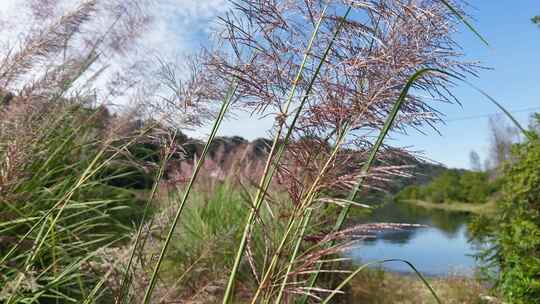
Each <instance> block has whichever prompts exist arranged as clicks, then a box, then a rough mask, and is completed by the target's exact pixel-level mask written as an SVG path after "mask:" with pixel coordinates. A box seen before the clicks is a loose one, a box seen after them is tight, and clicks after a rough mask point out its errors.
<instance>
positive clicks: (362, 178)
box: [300, 68, 455, 303]
mask: <svg viewBox="0 0 540 304" xmlns="http://www.w3.org/2000/svg"><path fill="white" fill-rule="evenodd" d="M430 72H431V73H433V72H435V73H443V74H445V75H452V74H449V73H447V72H444V71H442V70H438V69H431V68H425V69H421V70H419V71H417V72H416V73H414V74H413V75H412V76H411V77H410V78H409V80H408V81H407V83H406V84H405V87H404V88H403V90H402V91H401V93H400V95H399V97H398V99H397V101H396V103H395V104H394V106H393V107H392V110H391V111H390V114H389V115H388V117H387V119H386V121H385V123H384V126H383V129H382V130H381V133H380V134H379V136H378V137H377V140H376V142H375V144H374V146H373V148H372V149H371V151H370V154H369V156H368V160H367V161H366V163H365V164H364V165H363V166H362V168H361V170H360V177H359V178H358V180H357V181H356V183H355V185H354V187H353V189H352V190H351V192H350V193H349V196H348V197H347V201H354V200H355V199H356V197H357V195H358V193H359V192H360V189H361V188H362V186H363V184H364V181H365V178H366V175H367V173H368V172H369V170H370V169H371V166H372V165H373V163H374V162H375V157H376V156H377V153H378V152H379V149H380V148H381V146H382V143H383V141H384V139H385V138H386V136H387V135H388V132H389V131H390V129H391V128H392V125H393V124H394V121H395V119H396V117H397V114H398V113H399V109H400V108H401V105H402V104H403V102H405V100H406V98H407V95H408V93H409V90H410V89H411V87H412V86H413V84H414V83H415V82H416V81H417V80H418V79H419V78H421V77H422V76H423V75H424V74H427V73H430ZM453 77H455V76H453ZM350 208H351V204H350V203H349V204H347V205H346V206H345V207H343V209H342V210H341V212H340V214H339V216H338V219H337V221H336V223H335V225H334V228H333V230H332V232H334V233H335V232H337V231H339V230H341V228H342V226H343V224H344V223H345V220H346V218H347V216H348V214H349V211H350ZM332 245H333V242H331V244H329V247H330V246H332ZM320 267H321V265H319V266H318V270H319V269H320ZM317 278H318V274H317V273H315V274H314V275H313V276H312V278H311V279H310V283H309V287H313V286H315V282H316V281H317ZM306 301H307V296H304V297H303V298H302V299H301V301H300V303H306Z"/></svg>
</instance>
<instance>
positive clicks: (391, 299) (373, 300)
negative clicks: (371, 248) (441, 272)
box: [348, 269, 500, 304]
mask: <svg viewBox="0 0 540 304" xmlns="http://www.w3.org/2000/svg"><path fill="white" fill-rule="evenodd" d="M428 281H429V283H430V284H431V285H432V286H433V288H434V290H435V291H436V292H437V294H438V295H439V297H440V298H441V299H442V300H443V301H444V303H446V304H453V303H455V304H457V303H459V304H480V303H500V302H499V301H498V300H497V299H496V297H494V296H493V295H492V294H491V291H490V290H489V288H488V287H487V286H485V285H484V284H482V283H481V282H479V281H477V280H475V279H473V278H466V277H459V276H449V277H444V278H430V279H428ZM348 303H368V304H390V303H392V304H413V303H414V304H431V303H436V301H435V300H434V299H433V296H432V295H431V294H430V292H429V290H428V289H427V288H426V286H425V285H424V284H423V283H422V282H421V281H420V280H419V279H418V278H417V277H415V276H412V275H402V274H395V273H391V272H386V271H384V270H379V269H370V270H366V271H365V272H363V273H360V274H359V275H358V276H357V277H356V278H355V279H354V280H353V281H352V283H351V290H350V298H349V300H348Z"/></svg>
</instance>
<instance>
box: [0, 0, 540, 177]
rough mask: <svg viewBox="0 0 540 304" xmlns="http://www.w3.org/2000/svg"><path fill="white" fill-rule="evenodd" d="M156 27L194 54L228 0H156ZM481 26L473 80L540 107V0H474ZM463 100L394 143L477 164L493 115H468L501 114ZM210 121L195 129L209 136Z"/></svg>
mask: <svg viewBox="0 0 540 304" xmlns="http://www.w3.org/2000/svg"><path fill="white" fill-rule="evenodd" d="M156 2H157V4H158V5H157V6H156V14H157V15H158V16H157V18H156V20H157V22H156V25H155V29H154V30H153V31H152V32H151V34H150V35H148V36H149V38H148V40H149V44H150V45H154V46H159V49H160V51H162V52H165V53H171V54H174V53H176V54H181V53H184V52H187V53H189V52H190V51H193V50H194V49H195V48H197V47H198V46H199V45H200V44H201V43H203V44H204V43H205V42H206V39H205V38H204V37H206V36H207V34H208V32H209V30H210V29H211V27H212V24H213V23H212V20H215V17H216V16H217V15H220V14H222V13H223V12H224V11H226V10H227V8H228V5H227V1H226V0H159V1H156ZM469 2H470V5H471V6H472V7H470V9H468V13H469V14H471V15H472V16H473V17H474V18H475V20H474V22H473V23H474V25H475V27H476V28H477V29H478V30H479V31H480V32H481V33H482V35H483V36H484V37H485V38H486V39H487V40H488V41H489V43H490V45H491V46H490V47H486V46H485V45H483V44H482V43H481V42H480V40H479V39H478V38H477V37H475V36H474V35H473V34H472V33H471V32H470V31H468V30H467V29H465V28H464V27H463V28H462V32H461V33H460V34H458V35H457V37H456V38H457V40H458V42H460V44H461V45H462V46H463V51H464V53H465V54H466V58H467V59H470V60H480V61H481V62H482V63H483V64H484V65H485V66H487V67H491V68H493V70H488V71H483V72H481V74H480V77H479V78H477V79H470V80H471V82H472V83H473V84H474V85H476V86H477V87H479V88H481V89H483V90H484V91H486V92H488V93H489V94H490V95H492V96H493V97H494V98H496V99H497V100H498V101H500V102H501V103H502V104H504V105H505V107H507V108H508V109H510V110H514V111H515V110H517V111H520V110H523V109H528V108H533V107H536V108H539V111H540V100H539V99H540V77H539V71H540V58H539V57H540V55H539V54H540V27H537V26H535V25H533V24H532V23H531V21H530V19H531V17H532V16H534V15H535V14H540V1H539V0H517V1H508V0H498V1H493V0H469ZM21 3H22V0H1V1H0V13H5V12H6V11H8V9H9V8H10V7H11V8H12V13H16V12H17V11H18V10H17V7H18V5H20V4H21ZM454 92H455V93H456V95H457V96H458V97H459V98H460V100H461V101H462V107H460V106H458V105H441V106H439V107H438V109H439V110H440V111H442V112H443V113H444V114H445V115H446V117H447V119H448V123H447V124H446V125H440V126H439V132H440V133H441V134H440V135H439V134H438V133H436V132H434V131H432V130H430V129H426V130H425V132H427V135H423V134H421V133H419V132H417V131H414V130H411V131H410V133H409V134H408V135H407V136H402V135H397V134H394V135H393V136H392V138H391V139H390V140H391V143H392V144H393V145H397V146H405V147H411V148H412V149H413V150H419V151H423V152H424V155H425V156H426V157H427V158H429V159H431V160H434V161H437V162H441V163H443V164H446V165H448V166H450V167H462V168H467V167H469V152H470V151H471V150H475V151H477V152H478V153H479V154H480V156H481V158H482V159H484V158H485V157H486V155H487V149H488V143H489V133H488V128H487V126H488V123H487V122H488V118H487V117H483V118H475V119H462V118H464V117H471V116H483V115H488V114H492V113H496V112H497V109H496V108H495V106H493V105H492V104H491V103H489V102H488V101H487V100H486V99H485V98H484V97H482V96H481V95H480V94H478V93H477V92H475V91H474V90H472V89H471V88H469V87H467V86H466V85H462V86H459V87H458V88H456V90H455V91H454ZM515 115H516V117H517V118H518V119H519V120H520V121H521V122H522V123H524V124H526V123H527V121H528V117H529V115H530V113H528V112H519V113H516V114H515ZM271 126H272V120H270V119H265V120H257V119H250V118H249V115H248V114H246V113H239V114H238V117H237V119H229V120H228V121H226V122H225V124H224V125H223V127H222V129H221V132H220V133H221V135H242V136H244V137H245V138H248V139H254V138H257V137H264V136H268V134H267V132H268V130H269V129H270V128H271ZM207 133H209V130H208V128H202V129H198V130H196V131H195V132H192V133H191V134H193V135H197V136H204V135H205V134H207Z"/></svg>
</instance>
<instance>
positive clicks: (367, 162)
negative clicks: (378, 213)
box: [0, 0, 480, 304]
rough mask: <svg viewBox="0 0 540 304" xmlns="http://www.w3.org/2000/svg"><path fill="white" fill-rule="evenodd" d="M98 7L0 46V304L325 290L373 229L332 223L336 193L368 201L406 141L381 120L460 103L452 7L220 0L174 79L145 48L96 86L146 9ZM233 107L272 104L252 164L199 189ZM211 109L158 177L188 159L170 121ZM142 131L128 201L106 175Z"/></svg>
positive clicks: (464, 67)
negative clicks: (143, 57)
mask: <svg viewBox="0 0 540 304" xmlns="http://www.w3.org/2000/svg"><path fill="white" fill-rule="evenodd" d="M33 3H37V4H38V6H39V5H41V7H44V5H45V4H47V3H48V4H50V5H51V7H52V10H53V11H54V7H55V6H54V3H52V4H51V3H49V2H48V1H43V0H41V1H39V0H36V1H33ZM111 3H112V4H110V3H108V2H106V1H82V2H81V3H80V4H79V6H77V7H76V8H75V9H74V11H73V12H69V13H67V14H65V15H62V16H60V17H59V18H58V19H57V20H52V21H48V22H44V24H45V25H46V26H45V29H44V30H43V31H37V32H32V33H31V34H30V35H28V36H27V37H28V38H27V39H26V40H25V41H24V43H22V44H21V46H20V49H17V51H16V52H8V53H6V55H5V56H4V57H3V64H2V65H1V68H2V69H5V70H0V72H1V73H0V87H3V88H2V89H6V90H13V91H16V92H17V93H16V94H15V95H16V97H15V98H14V99H10V101H9V102H10V105H8V106H6V107H5V109H3V110H2V115H3V116H4V117H7V119H6V120H3V121H2V128H1V130H0V131H1V132H2V134H0V139H1V144H2V145H1V148H0V153H1V154H0V157H1V158H2V159H3V160H4V162H3V164H2V167H0V169H1V170H0V173H1V176H0V178H1V179H0V194H1V195H2V196H1V198H2V200H3V202H6V203H5V204H3V205H2V206H1V207H0V208H2V209H0V212H1V213H0V214H1V215H0V216H1V217H2V219H5V220H6V221H5V223H2V224H1V226H0V229H1V231H2V237H3V236H4V235H6V236H7V239H6V238H3V239H2V240H1V241H2V242H7V241H9V242H10V243H12V244H13V245H12V246H8V247H7V248H6V249H2V251H1V252H0V253H1V254H2V256H1V260H0V267H2V268H1V269H2V275H3V276H4V277H3V279H4V278H5V282H7V283H4V285H3V286H2V288H1V290H2V292H1V293H0V295H1V296H2V299H3V300H4V301H5V302H6V303H16V302H22V301H26V302H32V301H33V302H45V301H57V302H62V303H68V302H81V301H82V302H84V303H94V302H104V303H107V302H116V303H133V302H141V303H161V302H164V301H174V300H175V299H181V300H184V301H187V300H197V299H198V300H200V299H201V297H205V296H213V297H215V300H217V301H222V303H224V304H227V303H236V302H249V303H276V304H277V303H292V302H295V301H299V302H301V303H307V302H322V303H329V302H330V301H332V300H333V297H334V296H335V295H337V294H341V293H343V288H344V287H345V286H346V285H347V284H348V283H349V282H350V280H352V279H353V277H354V275H356V274H358V273H360V272H361V271H363V269H364V268H366V267H367V265H363V266H362V267H361V268H359V269H357V270H356V271H354V272H351V271H349V270H348V269H343V268H341V266H342V265H343V264H342V262H343V258H342V257H341V254H342V253H343V252H344V251H346V250H349V249H350V248H351V246H353V245H354V241H355V240H356V239H358V238H360V239H361V238H364V237H367V236H368V235H369V234H370V233H371V232H372V227H366V226H354V227H350V228H345V227H346V225H347V217H348V212H349V210H350V208H352V207H358V208H365V209H370V208H371V207H372V206H370V205H368V204H364V203H363V202H361V199H360V197H361V195H362V194H363V193H365V191H367V190H370V189H381V188H384V187H385V184H386V183H387V182H388V181H389V180H390V179H391V177H392V176H396V175H405V174H406V172H405V171H406V168H405V167H401V166H393V165H391V164H390V162H389V161H390V160H392V159H395V158H397V157H400V156H402V155H408V157H411V156H410V153H408V152H407V151H405V150H403V149H392V148H391V147H388V146H387V145H385V144H384V140H385V138H386V136H387V135H388V134H389V133H390V132H391V131H393V130H400V131H405V130H407V128H411V127H412V128H419V127H421V126H424V125H430V126H432V125H434V124H435V123H437V122H439V121H440V117H439V113H438V112H437V110H436V102H440V101H442V102H457V100H456V99H455V97H454V96H453V95H452V93H451V88H452V86H453V84H454V83H453V81H455V80H456V79H462V78H465V77H466V76H468V75H474V74H475V72H476V71H477V70H478V69H479V68H480V66H479V65H478V64H477V63H474V62H466V61H464V60H462V59H461V54H460V53H459V51H458V50H459V48H458V46H457V44H456V43H455V42H454V41H453V40H452V34H453V33H454V32H455V30H456V26H457V24H458V22H462V21H463V20H464V19H463V17H462V16H461V15H460V14H459V13H460V12H461V11H460V10H459V9H457V8H456V7H454V6H450V8H451V9H450V10H449V9H448V8H449V4H448V3H447V2H445V1H443V2H438V1H412V2H411V1H386V0H381V1H351V2H340V1H330V2H324V3H323V2H309V1H308V2H287V1H251V0H246V1H241V2H233V3H231V6H232V10H231V11H230V13H228V14H226V15H225V16H224V17H222V18H221V19H220V20H221V21H222V24H221V25H222V26H220V27H218V29H219V30H220V32H218V33H217V35H216V36H217V37H218V43H219V44H217V45H218V46H217V47H215V48H214V47H210V48H208V49H205V50H203V51H202V52H201V53H200V54H198V56H195V57H193V58H192V59H191V60H192V61H191V62H190V63H191V67H192V68H193V69H192V70H191V73H192V75H189V77H187V80H184V81H180V80H179V79H178V77H177V74H176V71H175V69H174V68H173V65H170V64H168V62H167V61H163V60H158V64H157V66H158V69H157V71H155V73H150V74H152V75H155V77H157V79H144V78H143V80H149V81H148V82H146V81H141V82H140V83H138V82H136V81H135V82H133V81H130V79H131V78H130V77H121V75H120V76H119V77H117V78H113V80H112V81H110V82H107V84H109V85H112V90H110V91H109V92H108V94H106V95H105V96H97V95H96V94H94V95H92V94H90V93H91V92H92V91H94V92H95V90H93V89H96V87H98V88H99V84H98V82H96V81H95V80H96V78H98V77H99V76H101V75H102V74H103V73H104V71H105V70H106V67H107V63H108V62H110V61H107V59H109V60H110V59H111V58H113V59H117V60H119V62H121V63H125V62H124V60H120V59H119V58H118V55H124V54H126V52H128V51H129V50H130V46H131V47H133V45H132V44H130V43H135V42H136V41H137V39H136V38H137V37H138V35H136V34H137V33H139V32H141V31H142V29H144V27H145V26H146V25H147V21H148V20H149V18H148V16H147V15H146V14H145V12H146V10H145V9H144V6H142V5H141V3H143V2H140V3H139V2H133V3H132V4H125V5H123V1H118V2H116V1H113V2H111ZM130 3H131V2H130ZM36 12H37V11H35V12H34V15H33V16H34V18H35V19H36V20H38V19H39V18H43V16H41V15H39V14H37V13H36ZM100 12H101V13H103V15H100ZM456 14H457V15H456ZM103 16H106V17H109V19H107V18H105V19H106V20H109V21H111V22H110V26H109V27H108V28H107V29H106V30H105V31H101V32H100V31H99V29H100V28H99V27H97V28H96V26H95V23H93V22H95V21H96V20H100V17H103ZM92 25H94V26H92ZM86 27H89V28H90V29H93V30H86V29H87V28H86ZM134 33H135V35H134ZM86 35H89V36H86ZM73 37H77V39H74V38H73ZM81 41H82V42H85V43H81ZM60 55H63V56H60ZM115 56H116V57H115ZM60 57H62V58H63V59H62V60H59V59H58V58H60ZM137 62H138V63H139V65H135V64H134V65H132V66H131V68H132V69H126V70H125V71H126V72H127V71H131V72H133V70H137V69H136V67H138V66H141V65H140V63H141V62H139V61H137ZM142 63H146V64H148V61H142ZM143 65H144V64H143ZM133 67H135V68H133ZM43 71H45V72H43ZM36 75H37V76H36ZM126 75H128V76H131V75H137V76H141V75H139V74H136V73H135V74H130V73H126ZM27 78H30V79H32V80H31V81H29V82H27V83H25V80H27ZM136 79H140V78H136ZM138 84H140V86H138ZM89 88H90V89H89ZM104 88H110V86H106V85H105V86H104ZM134 88H135V89H134ZM106 91H107V90H106ZM128 93H132V94H134V95H136V96H135V97H133V96H132V95H130V94H128ZM141 93H143V94H145V95H143V96H142V97H141V95H140V94H141ZM119 95H122V96H124V97H125V96H131V97H133V100H135V101H138V102H141V101H144V102H142V104H141V109H142V111H136V112H134V113H133V114H132V115H125V116H121V117H126V119H125V120H122V119H121V118H119V117H115V118H114V119H109V120H106V119H103V118H101V119H98V118H96V116H97V115H98V113H99V112H98V111H94V110H95V109H96V108H97V107H96V106H95V102H96V101H97V100H96V99H98V98H109V97H110V98H113V97H118V96H119ZM92 96H94V98H92ZM235 107H236V108H242V109H247V110H250V111H252V112H253V113H257V114H260V115H273V116H274V117H275V125H274V127H273V129H272V140H271V141H269V142H268V143H269V146H268V147H267V149H265V152H264V153H263V154H264V161H263V162H262V163H263V165H262V166H258V167H257V168H258V169H257V171H256V172H255V173H256V175H257V176H256V178H255V179H253V178H252V175H249V178H246V179H235V180H226V181H224V182H220V183H217V186H214V187H210V188H208V189H206V188H204V187H199V186H198V185H199V184H200V183H201V179H205V178H208V177H206V176H204V171H205V170H204V169H205V163H206V164H207V163H208V162H209V161H211V158H212V156H213V155H212V153H210V150H211V147H212V146H213V144H214V140H215V138H216V136H217V134H218V132H219V129H220V126H221V124H222V122H223V120H224V119H225V117H226V116H227V113H228V112H229V110H230V109H231V108H235ZM171 109H174V113H172V114H175V115H167V116H166V117H161V116H160V117H155V115H151V114H156V113H159V114H163V113H164V112H167V111H168V110H171ZM216 109H217V110H216ZM164 110H165V111H164ZM178 114H179V115H180V116H181V117H182V119H180V120H179V121H176V123H177V124H173V123H171V119H173V118H174V117H178ZM208 117H211V118H213V120H214V123H213V125H212V129H211V132H210V134H209V136H208V139H207V141H206V142H205V144H204V145H203V147H202V150H200V151H197V152H198V153H195V155H194V157H193V159H192V160H191V161H192V162H193V166H191V170H189V172H187V174H186V172H181V174H180V175H182V176H186V175H187V178H186V179H185V180H184V183H180V182H179V181H175V180H174V179H169V180H168V181H165V179H166V178H165V176H166V174H165V173H166V171H167V172H169V171H168V169H169V160H170V159H171V158H172V156H173V155H175V154H182V155H186V154H185V153H182V151H181V149H182V148H181V147H178V146H177V145H175V138H176V135H177V131H176V127H178V124H180V123H186V122H189V123H192V124H196V123H198V122H201V121H204V120H206V119H207V118H208ZM96 121H97V122H100V123H101V122H104V121H105V122H107V123H106V124H105V125H101V124H96ZM143 121H146V122H147V123H146V124H143V125H142V126H139V127H137V128H133V125H138V124H140V123H138V122H143ZM28 122H33V123H31V124H30V125H26V123H28ZM162 123H163V124H167V125H166V127H164V128H159V127H160V126H161V125H162ZM45 126H47V127H52V128H45ZM159 129H165V130H166V131H165V132H161V133H159V134H158V135H156V134H155V133H154V132H155V131H156V130H159ZM374 134H375V135H376V137H375V140H374V139H373V135H374ZM148 137H149V138H152V139H158V141H157V142H159V143H161V146H160V148H161V149H160V151H161V152H160V154H159V157H157V158H156V159H155V160H154V163H153V164H151V166H152V167H153V169H154V170H153V171H151V172H152V174H153V176H154V178H153V179H152V181H151V187H149V188H150V189H147V190H148V192H146V193H144V195H143V198H144V203H139V202H138V200H137V199H136V198H135V195H134V194H133V193H134V192H133V191H130V190H132V189H126V188H130V187H131V185H130V184H129V183H127V185H126V184H122V183H120V184H119V183H115V180H118V179H119V178H126V177H127V176H129V175H130V174H131V171H133V170H130V169H128V170H127V172H126V171H124V170H116V169H115V168H114V165H115V164H119V163H120V164H125V163H126V158H127V157H130V156H136V155H137V153H132V152H133V151H136V149H135V150H134V149H133V146H134V145H136V144H137V143H139V140H141V139H146V138H148ZM413 157H414V155H413ZM135 158H137V157H135ZM139 160H141V159H139ZM135 163H136V162H135ZM142 163H143V164H144V165H143V166H141V167H138V168H140V169H143V170H144V169H147V168H146V167H145V165H147V166H149V165H148V159H146V158H145V157H143V158H142ZM231 175H233V174H231ZM124 181H125V180H124ZM146 184H147V186H149V185H148V184H150V183H146ZM166 184H170V185H172V187H166V186H165V185H166ZM119 186H122V187H123V188H120V187H119ZM145 188H148V187H145ZM163 192H165V193H163ZM208 193H210V194H208ZM285 193H286V194H287V197H286V198H285V199H284V198H283V195H284V194H285ZM334 194H337V195H334ZM329 205H334V206H337V208H339V215H338V216H337V218H336V217H332V216H329V215H330V212H329V209H330V208H329V207H328V206H329ZM154 209H157V210H155V212H154V211H153V210H154ZM386 225H387V226H388V227H399V224H386ZM2 248H4V247H2ZM402 262H404V263H408V262H407V261H402ZM409 265H410V264H409ZM410 266H411V267H412V268H413V269H414V266H413V265H410ZM4 273H5V275H4ZM319 274H325V276H326V279H325V281H324V282H321V280H320V278H319ZM418 275H419V277H420V279H421V280H422V282H423V283H424V284H425V285H426V286H427V288H428V290H429V291H430V292H431V293H432V295H433V296H434V299H436V300H437V301H438V302H439V303H440V302H441V300H440V299H439V298H438V297H437V295H436V293H435V291H434V290H433V288H432V287H431V286H430V284H429V283H428V282H427V280H426V279H425V278H424V277H422V276H421V274H420V273H418ZM336 278H338V279H337V280H336ZM342 278H343V279H342ZM336 281H337V282H336ZM104 287H105V288H104ZM208 287H212V288H210V289H212V290H213V291H211V290H210V289H209V288H208Z"/></svg>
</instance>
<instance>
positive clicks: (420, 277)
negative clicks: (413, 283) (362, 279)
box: [321, 259, 442, 304]
mask: <svg viewBox="0 0 540 304" xmlns="http://www.w3.org/2000/svg"><path fill="white" fill-rule="evenodd" d="M388 262H402V263H405V264H407V265H408V266H409V267H410V268H411V269H412V270H413V271H414V273H415V274H416V276H417V277H418V278H419V279H420V280H421V281H422V283H424V285H425V286H426V287H427V288H428V289H429V291H430V292H431V294H432V295H433V298H434V299H435V300H436V301H437V303H438V304H442V301H441V299H440V298H439V296H437V293H436V292H435V290H434V289H433V287H431V285H430V284H429V282H428V281H427V280H426V278H425V277H424V276H423V275H422V274H421V273H420V271H418V269H416V267H414V265H413V264H412V263H410V262H409V261H406V260H402V259H387V260H382V261H374V262H370V263H366V264H364V265H362V266H360V267H359V268H358V269H356V270H355V271H354V272H353V273H351V274H350V275H349V276H348V277H347V278H346V279H345V280H343V281H342V282H341V284H339V286H338V287H336V288H335V289H334V290H333V291H332V292H331V293H330V295H328V296H327V297H326V299H325V300H324V301H323V302H321V304H327V303H330V300H331V299H332V298H333V297H334V296H335V295H336V294H337V293H338V292H339V291H340V290H341V289H342V288H343V287H345V285H347V284H348V283H349V282H350V281H351V280H352V279H353V278H354V277H355V276H356V275H357V274H359V273H360V272H361V271H363V270H364V269H366V268H367V267H369V266H372V265H381V264H384V263H388Z"/></svg>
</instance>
